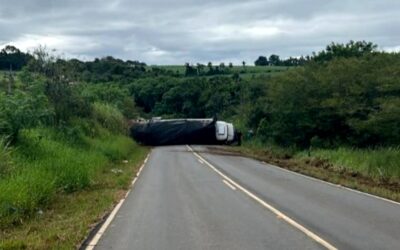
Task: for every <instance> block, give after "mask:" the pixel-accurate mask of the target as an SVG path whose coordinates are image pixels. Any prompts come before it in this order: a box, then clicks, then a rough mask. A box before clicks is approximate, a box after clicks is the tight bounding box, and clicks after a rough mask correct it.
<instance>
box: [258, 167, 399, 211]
mask: <svg viewBox="0 0 400 250" xmlns="http://www.w3.org/2000/svg"><path fill="white" fill-rule="evenodd" d="M255 161H257V160H255ZM261 163H263V164H265V165H267V167H273V168H276V169H278V170H282V171H285V172H289V173H291V174H295V175H298V176H302V177H305V178H307V179H310V180H313V181H317V182H321V183H325V184H328V185H329V186H332V187H336V188H340V189H346V190H348V191H351V192H355V193H358V194H362V195H365V196H369V197H371V198H375V199H378V200H382V201H386V202H389V203H393V204H396V205H400V202H397V201H394V200H390V199H387V198H383V197H380V196H377V195H373V194H369V193H365V192H362V191H360V190H356V189H353V188H349V187H345V186H342V185H340V184H334V183H332V182H328V181H324V180H321V179H318V178H315V177H312V176H308V175H305V174H301V173H298V172H294V171H291V170H289V169H286V168H282V167H279V166H275V165H272V164H269V163H266V162H265V161H261Z"/></svg>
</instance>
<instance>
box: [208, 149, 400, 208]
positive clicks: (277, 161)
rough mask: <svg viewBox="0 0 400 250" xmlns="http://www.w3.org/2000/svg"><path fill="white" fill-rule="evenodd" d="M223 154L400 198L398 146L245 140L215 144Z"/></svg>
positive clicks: (388, 197)
mask: <svg viewBox="0 0 400 250" xmlns="http://www.w3.org/2000/svg"><path fill="white" fill-rule="evenodd" d="M213 150H214V151H215V150H217V152H218V150H220V153H223V154H233V155H242V156H247V157H251V158H254V159H257V160H260V161H264V162H267V163H270V164H273V165H277V166H279V167H282V168H285V169H288V170H291V171H294V172H298V173H301V174H304V175H308V176H312V177H315V178H318V179H321V180H324V181H328V182H331V183H334V184H338V185H342V186H345V187H349V188H352V189H356V190H359V191H362V192H366V193H370V194H373V195H377V196H380V197H384V198H387V199H391V200H394V201H398V202H400V175H399V171H400V170H399V169H400V166H399V164H400V161H398V159H399V157H400V156H399V155H400V151H399V150H398V149H389V148H386V149H385V148H382V149H376V150H372V149H365V150H361V149H344V148H339V149H335V150H313V151H311V152H310V153H309V152H305V151H300V152H299V151H296V150H295V149H284V148H279V147H267V146H260V145H252V144H245V145H244V146H242V147H222V148H214V149H213Z"/></svg>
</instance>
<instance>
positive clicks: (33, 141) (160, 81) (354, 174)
mask: <svg viewBox="0 0 400 250" xmlns="http://www.w3.org/2000/svg"><path fill="white" fill-rule="evenodd" d="M255 65H256V66H250V65H248V64H246V63H245V62H244V63H242V64H241V65H232V64H231V63H229V62H225V63H220V64H217V65H213V64H212V63H208V64H201V63H197V64H188V63H187V64H185V65H170V66H148V65H146V64H145V63H143V62H139V61H131V60H128V61H123V60H120V59H117V58H113V57H111V56H107V57H104V58H96V59H94V60H93V61H85V62H83V61H79V60H77V59H63V58H58V57H56V56H54V55H51V54H49V53H48V52H47V51H46V50H45V49H44V48H42V47H40V48H38V49H37V50H35V51H34V53H32V55H30V54H26V53H23V52H21V51H19V50H18V49H17V48H15V47H12V46H8V47H6V48H4V49H3V50H2V51H1V53H0V70H1V71H0V226H1V230H2V231H1V235H0V238H1V240H0V248H18V247H20V248H23V247H27V248H37V249H43V248H70V247H71V246H73V245H74V246H75V245H76V244H79V242H80V241H81V240H82V239H83V237H84V235H85V234H86V233H87V231H88V230H89V225H90V224H91V223H95V222H96V220H98V219H99V217H101V216H100V215H101V214H103V213H104V211H106V210H107V209H108V208H110V207H111V204H112V203H113V201H115V200H116V199H117V198H118V195H117V194H118V193H119V192H121V190H123V189H124V188H127V185H128V183H129V178H130V177H131V176H132V174H133V171H134V170H135V166H137V164H138V163H139V162H140V161H141V159H143V157H144V155H145V154H146V152H147V151H148V150H147V149H146V148H143V147H140V146H138V145H136V144H135V142H133V141H132V140H131V139H130V138H128V136H127V135H128V133H127V124H128V123H127V120H128V119H134V118H137V117H142V118H151V117H153V116H162V117H164V118H182V117H192V118H204V117H213V116H217V117H218V118H219V119H224V120H227V121H231V122H233V123H234V124H235V126H236V128H238V129H239V130H240V131H241V132H242V133H243V142H244V144H243V146H242V147H240V148H230V149H229V150H230V151H234V153H237V154H245V155H249V156H252V157H255V158H258V159H260V160H264V161H266V162H269V163H273V164H276V165H279V166H281V167H285V168H288V169H291V170H294V171H298V172H301V173H304V174H308V175H311V176H315V177H317V178H320V179H324V180H328V181H331V182H334V183H338V184H341V185H345V186H349V187H352V188H357V189H360V190H363V191H366V192H370V193H374V194H378V195H381V196H384V197H388V198H391V199H394V200H400V195H399V194H400V161H399V160H400V150H399V146H400V81H399V79H400V72H399V70H398V69H399V68H400V54H399V53H386V52H380V51H377V46H376V45H375V44H373V43H369V42H364V41H360V42H353V41H351V42H349V43H347V44H337V43H332V44H330V45H328V46H327V47H326V49H325V50H323V51H320V52H317V53H313V54H312V55H311V56H305V57H298V58H286V59H281V58H280V57H279V56H278V55H270V56H269V57H267V56H260V57H259V58H257V59H256V60H255ZM10 69H13V70H14V71H11V72H12V73H10ZM15 70H18V71H15ZM125 160H128V161H129V164H123V163H122V162H125ZM120 170H121V171H120ZM116 193H117V194H116ZM103 194H104V195H103ZM90 197H94V202H89V201H88V200H90V199H89V198H90ZM71 204H73V205H71ZM80 207H81V208H80ZM73 214H75V215H76V216H71V215H73ZM67 215H68V216H67ZM68 218H69V219H68ZM67 221H70V222H71V223H67ZM60 223H67V224H68V225H71V226H67V228H62V227H60ZM43 225H51V226H49V227H47V226H46V227H44V226H43ZM75 225H76V226H75ZM76 227H79V228H76ZM41 228H50V229H51V230H52V232H53V231H54V232H55V233H51V232H50V231H47V229H43V230H41ZM57 230H58V231H57ZM62 231H65V232H69V233H70V234H64V233H62ZM24 237H25V238H26V239H28V240H26V241H25V240H24ZM59 244H61V245H59Z"/></svg>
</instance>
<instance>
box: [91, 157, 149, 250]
mask: <svg viewBox="0 0 400 250" xmlns="http://www.w3.org/2000/svg"><path fill="white" fill-rule="evenodd" d="M150 153H151V152H150ZM150 153H148V154H147V156H146V159H144V161H143V164H142V166H141V167H140V169H139V171H138V173H137V174H136V177H135V178H134V179H133V181H132V184H131V187H130V189H129V190H128V192H126V194H125V198H124V199H121V200H120V201H119V202H118V204H117V205H116V206H115V207H114V209H113V210H112V211H111V213H110V215H109V216H108V217H107V220H106V221H105V222H104V224H103V225H102V226H101V228H100V229H99V231H97V233H96V235H95V236H94V237H93V239H92V240H91V241H90V242H89V244H88V245H87V246H86V248H85V250H92V249H94V247H95V246H96V245H97V243H98V242H99V240H100V238H101V236H103V234H104V232H105V231H106V230H107V228H108V226H109V225H110V224H111V222H112V221H113V219H114V217H115V215H116V214H117V212H118V211H119V209H120V208H121V206H122V204H123V203H124V201H125V199H126V198H127V197H128V195H129V193H130V192H131V190H132V188H133V186H134V185H135V183H136V180H137V178H138V176H139V174H140V172H141V171H142V169H143V167H144V166H145V165H146V162H147V160H148V158H149V156H150Z"/></svg>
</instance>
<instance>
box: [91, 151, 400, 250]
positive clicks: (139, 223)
mask: <svg viewBox="0 0 400 250" xmlns="http://www.w3.org/2000/svg"><path fill="white" fill-rule="evenodd" d="M193 149H194V150H195V151H197V152H198V153H199V155H200V156H201V157H203V159H205V160H206V161H207V162H208V163H210V165H212V166H213V167H215V169H217V171H220V172H222V173H223V174H224V175H226V176H227V177H229V178H230V179H232V180H233V181H234V183H233V182H227V181H226V180H225V181H223V177H221V175H220V174H218V173H217V172H216V171H215V170H213V169H212V168H210V167H209V166H208V164H206V163H205V162H202V161H201V160H199V158H198V157H197V156H196V155H195V154H193V152H191V151H189V150H188V148H187V147H185V146H171V147H157V148H154V149H153V151H152V153H151V155H150V157H149V160H148V162H147V164H146V166H145V168H144V169H143V171H142V173H141V175H140V178H139V179H138V181H137V182H136V184H135V187H134V189H133V190H132V192H130V194H129V195H128V197H127V198H126V200H125V202H124V203H123V204H122V206H121V208H120V210H119V211H118V213H117V214H116V217H115V218H114V219H113V221H112V223H111V224H110V226H109V227H108V228H107V230H106V231H105V233H104V235H103V236H102V237H101V238H100V241H99V242H98V243H97V245H96V247H95V249H167V250H168V249H171V250H172V249H173V250H175V249H325V247H324V246H323V245H322V244H321V243H319V242H317V240H316V239H315V238H313V237H312V236H310V235H309V234H306V233H304V232H303V231H301V230H299V229H298V228H296V227H294V226H293V225H292V224H290V223H288V222H287V220H285V219H284V218H282V216H277V214H276V213H274V212H272V211H271V209H267V208H266V207H265V206H262V205H261V204H260V202H256V201H255V199H254V198H251V197H250V196H249V194H248V193H251V194H254V196H256V197H258V199H259V200H261V201H262V202H265V203H268V204H269V205H271V206H273V207H274V208H276V209H277V210H279V211H280V212H282V213H283V214H284V215H285V216H288V217H290V218H291V219H293V220H294V221H295V222H296V223H298V224H299V225H301V226H302V227H304V228H306V229H307V230H309V231H310V232H312V233H313V234H315V235H317V236H318V237H320V238H321V239H323V240H325V241H326V242H328V243H329V244H330V245H331V246H333V247H335V248H338V249H400V205H399V204H395V203H391V202H388V201H385V200H381V199H377V198H374V197H371V196H367V195H364V194H360V193H357V192H353V191H349V190H347V189H343V188H340V187H337V186H334V185H329V184H326V183H323V182H321V181H318V180H314V179H310V178H307V177H304V176H301V175H298V174H295V173H291V172H288V171H285V170H283V169H280V168H277V167H274V166H271V165H268V164H264V163H261V162H258V161H255V160H252V159H248V158H244V157H238V156H226V155H220V154H215V153H213V152H210V151H208V150H207V148H206V147H202V146H193ZM235 183H237V185H241V186H242V187H243V188H244V189H246V190H248V193H246V192H243V191H242V190H241V189H240V188H235ZM237 187H239V186H237Z"/></svg>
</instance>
